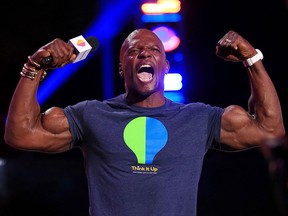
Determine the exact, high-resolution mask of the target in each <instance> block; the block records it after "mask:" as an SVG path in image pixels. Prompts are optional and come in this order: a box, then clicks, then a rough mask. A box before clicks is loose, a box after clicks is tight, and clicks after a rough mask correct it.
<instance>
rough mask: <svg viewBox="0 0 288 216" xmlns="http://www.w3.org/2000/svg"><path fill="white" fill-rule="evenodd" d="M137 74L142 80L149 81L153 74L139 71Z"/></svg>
mask: <svg viewBox="0 0 288 216" xmlns="http://www.w3.org/2000/svg"><path fill="white" fill-rule="evenodd" d="M137 76H138V78H139V79H140V80H141V81H149V80H150V79H152V74H151V73H148V72H142V73H138V75H137Z"/></svg>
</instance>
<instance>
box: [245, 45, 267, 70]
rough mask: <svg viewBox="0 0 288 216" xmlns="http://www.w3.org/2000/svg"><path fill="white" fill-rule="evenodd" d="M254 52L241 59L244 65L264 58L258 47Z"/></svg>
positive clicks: (247, 65) (249, 64)
mask: <svg viewBox="0 0 288 216" xmlns="http://www.w3.org/2000/svg"><path fill="white" fill-rule="evenodd" d="M256 52H257V54H256V55H254V56H253V57H251V58H248V59H246V60H244V61H243V64H244V66H245V67H249V66H252V65H253V64H255V63H256V62H257V61H259V60H262V59H263V58H264V56H263V54H262V52H261V51H260V50H259V49H256Z"/></svg>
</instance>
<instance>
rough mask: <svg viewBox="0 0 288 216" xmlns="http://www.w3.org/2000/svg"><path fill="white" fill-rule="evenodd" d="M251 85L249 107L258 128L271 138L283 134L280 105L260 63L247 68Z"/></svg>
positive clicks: (272, 85)
mask: <svg viewBox="0 0 288 216" xmlns="http://www.w3.org/2000/svg"><path fill="white" fill-rule="evenodd" d="M247 71H248V74H249V79H250V84H251V97H250V100H249V107H251V108H252V109H251V110H253V113H251V114H254V115H255V119H256V121H257V122H258V124H259V126H260V127H261V128H262V129H263V130H264V131H265V132H268V133H269V134H271V135H273V136H282V135H284V133H285V130H284V125H283V118H282V111H281V105H280V101H279V98H278V94H277V91H276V89H275V86H274V84H273V83H272V80H271V79H270V77H269V76H268V74H267V71H266V70H265V68H264V66H263V63H262V61H257V62H256V63H255V64H254V65H252V66H251V67H247Z"/></svg>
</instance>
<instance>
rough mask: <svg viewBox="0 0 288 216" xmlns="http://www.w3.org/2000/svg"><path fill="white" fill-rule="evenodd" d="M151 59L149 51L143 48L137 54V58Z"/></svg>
mask: <svg viewBox="0 0 288 216" xmlns="http://www.w3.org/2000/svg"><path fill="white" fill-rule="evenodd" d="M147 57H151V50H150V49H148V48H143V49H142V50H141V51H140V53H139V58H147Z"/></svg>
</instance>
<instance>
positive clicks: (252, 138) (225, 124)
mask: <svg viewBox="0 0 288 216" xmlns="http://www.w3.org/2000/svg"><path fill="white" fill-rule="evenodd" d="M265 136H266V134H265V130H264V129H263V128H261V126H260V125H259V124H258V123H257V121H256V119H255V117H254V116H252V115H250V114H249V113H248V112H247V111H246V110H245V109H243V108H242V107H240V106H236V105H232V106H229V107H227V108H226V109H225V111H224V113H223V116H222V123H221V137H220V141H221V143H223V144H226V145H228V146H229V147H231V148H235V149H243V148H246V147H249V146H254V145H259V144H260V143H261V141H262V140H263V139H264V138H265Z"/></svg>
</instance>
